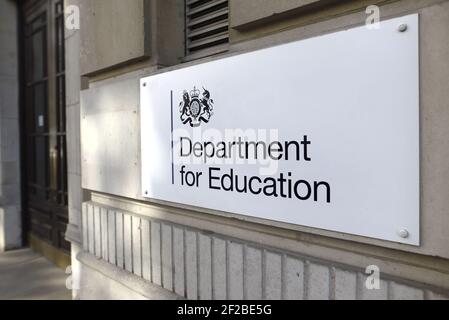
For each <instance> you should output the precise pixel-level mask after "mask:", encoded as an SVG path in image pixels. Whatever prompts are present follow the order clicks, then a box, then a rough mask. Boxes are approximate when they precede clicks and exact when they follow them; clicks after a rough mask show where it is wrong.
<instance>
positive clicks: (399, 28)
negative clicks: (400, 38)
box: [398, 23, 408, 32]
mask: <svg viewBox="0 0 449 320" xmlns="http://www.w3.org/2000/svg"><path fill="white" fill-rule="evenodd" d="M407 29H408V26H407V25H406V24H405V23H403V24H400V25H399V27H398V31H399V32H405V31H407Z"/></svg>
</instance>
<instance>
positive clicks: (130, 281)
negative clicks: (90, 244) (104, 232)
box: [76, 252, 184, 300]
mask: <svg viewBox="0 0 449 320" xmlns="http://www.w3.org/2000/svg"><path fill="white" fill-rule="evenodd" d="M76 258H77V260H78V261H79V262H81V263H82V264H84V265H86V266H87V267H89V268H91V269H93V270H95V271H97V272H99V273H101V274H102V275H104V276H106V277H108V278H110V279H112V280H114V281H116V282H118V283H120V284H122V285H123V286H125V287H127V288H128V289H130V290H132V291H135V292H137V293H139V294H141V295H143V296H145V297H147V298H148V299H158V300H159V299H160V300H184V298H183V297H181V296H178V295H177V294H174V293H172V292H170V291H168V290H165V289H162V288H160V287H158V286H155V285H152V284H150V283H149V282H147V281H145V280H143V279H142V278H141V277H138V276H136V275H134V274H132V273H129V272H127V271H124V270H121V269H119V268H117V267H116V266H114V265H111V264H109V263H107V262H105V261H103V260H101V259H98V258H96V257H95V256H93V255H92V254H90V253H86V252H80V253H79V254H78V255H77V257H76Z"/></svg>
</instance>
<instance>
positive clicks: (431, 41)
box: [66, 0, 449, 299]
mask: <svg viewBox="0 0 449 320" xmlns="http://www.w3.org/2000/svg"><path fill="white" fill-rule="evenodd" d="M95 1H96V2H97V1H98V3H96V4H95V5H94V6H90V4H89V3H88V2H82V3H81V9H82V10H81V17H82V23H81V28H82V29H83V28H84V31H85V32H86V31H88V30H91V29H92V28H93V29H95V32H92V33H91V34H90V35H89V37H87V38H85V39H84V38H83V36H82V34H83V33H82V32H79V33H78V35H71V34H68V35H67V36H66V46H67V48H68V50H67V63H68V66H67V86H68V89H67V101H68V102H67V103H68V113H67V114H68V121H70V123H69V124H68V130H69V131H70V132H69V133H68V146H69V184H70V188H69V192H70V197H71V210H70V225H69V229H68V232H67V238H68V239H69V240H71V241H72V261H73V265H74V266H76V268H75V269H74V270H76V271H74V272H76V277H75V278H76V279H78V280H77V281H78V284H79V285H80V290H79V297H80V298H86V299H91V298H120V297H121V298H126V297H128V298H151V299H153V298H157V297H159V298H187V299H206V298H213V299H219V298H223V299H225V298H226V299H238V298H267V299H268V298H274V299H370V298H375V299H400V298H412V299H437V298H447V297H448V295H449V292H448V290H449V260H448V259H449V250H448V247H449V246H448V244H449V234H448V233H447V232H446V231H445V230H446V228H447V225H448V224H449V215H447V208H448V207H449V202H448V197H447V194H448V192H449V182H448V181H449V166H448V162H447V158H448V152H449V151H448V150H449V138H448V137H449V126H447V123H448V121H449V108H448V104H447V103H448V102H447V101H449V96H448V94H449V87H448V84H449V82H448V81H447V79H448V78H449V69H448V67H449V65H448V64H447V63H446V60H447V59H446V57H448V56H449V42H448V41H447V30H449V1H443V0H401V1H383V0H378V1H374V2H375V3H376V4H379V5H381V18H382V19H388V18H393V17H398V16H402V15H407V14H411V13H418V14H419V16H420V29H421V30H420V59H421V61H420V78H421V88H420V95H421V105H420V110H421V232H422V234H421V238H422V243H421V246H419V247H414V246H407V245H402V244H398V243H393V242H387V241H382V240H375V239H370V238H365V237H359V236H354V235H348V234H342V233H338V232H331V231H326V230H317V229H313V228H307V227H302V226H296V225H288V224H284V223H278V222H274V221H266V220H262V219H255V218H250V217H245V216H242V215H236V214H229V213H225V212H219V211H213V210H206V209H201V208H192V207H188V206H183V205H180V204H175V203H165V202H158V201H148V200H147V199H143V198H142V197H141V196H140V183H141V181H140V121H139V79H140V78H141V77H144V76H149V75H152V74H156V73H161V72H168V71H170V70H173V69H177V68H182V67H184V66H186V65H194V64H199V63H204V62H207V61H210V60H213V59H220V58H221V57H223V56H228V55H234V54H239V53H243V52H246V51H250V50H255V49H260V48H266V47H269V46H273V45H277V44H282V43H286V42H290V41H295V40H301V39H306V38H310V37H315V36H319V35H322V34H326V33H330V32H334V31H339V30H344V29H347V28H351V27H354V26H359V25H362V24H363V23H364V22H365V19H366V13H365V8H366V6H367V5H369V4H372V2H373V1H365V0H354V1H345V2H338V1H335V2H334V1H291V0H285V1H276V4H273V3H271V2H270V6H264V7H263V8H262V7H257V6H255V5H254V3H255V2H256V1H253V2H254V3H253V4H252V5H253V7H255V8H254V10H252V9H251V3H250V2H251V1H249V0H248V1H246V0H245V1H243V0H230V15H231V16H230V44H229V50H228V51H227V52H225V53H223V54H221V55H215V56H210V57H205V58H203V59H200V60H191V61H189V62H188V63H181V61H182V51H183V50H182V44H183V42H182V31H183V9H182V8H183V3H184V2H183V0H170V1H157V0H144V1H143V2H142V1H137V2H136V5H139V6H140V5H141V4H143V8H144V11H145V12H144V13H143V18H142V15H140V14H139V17H138V18H136V19H135V23H136V24H137V25H136V24H131V26H129V21H122V23H121V24H120V21H114V23H113V24H114V26H113V28H118V27H120V28H123V30H121V31H122V32H121V33H120V34H119V35H118V37H124V36H125V37H127V36H128V35H129V37H132V39H128V40H129V41H127V42H126V43H128V44H129V45H131V46H134V45H135V47H133V48H130V50H129V52H128V53H129V54H126V53H127V52H125V53H124V51H120V50H119V51H117V52H116V51H115V50H105V49H107V48H100V49H101V50H100V51H99V52H102V54H101V55H100V56H98V57H97V58H98V59H99V60H98V61H95V60H90V59H88V57H89V54H91V53H92V52H93V51H92V50H93V48H92V46H93V45H92V43H99V42H97V41H96V39H95V37H93V36H94V35H96V37H101V36H102V34H103V33H108V32H109V33H108V34H104V35H105V38H104V39H109V40H108V41H114V39H115V38H114V37H113V35H112V34H110V30H108V28H105V25H102V24H98V21H97V22H96V23H90V21H92V20H91V19H90V18H91V17H90V18H84V20H83V16H84V15H83V12H87V13H88V14H89V13H90V14H93V12H94V11H95V12H97V11H101V12H112V13H113V14H112V16H114V17H115V18H117V17H120V13H119V12H118V11H117V10H115V11H114V10H112V11H111V10H110V9H111V8H104V6H108V2H107V1H100V0H95ZM67 2H68V3H72V2H73V3H75V4H76V3H78V2H79V0H78V1H77V0H71V1H67ZM245 8H246V9H245ZM248 8H249V9H248ZM92 10H93V11H92ZM127 19H129V17H128V18H127ZM117 24H118V25H119V26H117ZM106 25H107V24H106ZM126 30H129V32H126ZM136 32H143V33H144V35H142V34H135V33H136ZM80 34H81V35H80ZM111 35H112V38H111ZM77 37H79V38H77ZM108 37H109V38H108ZM104 39H103V40H104ZM139 39H140V40H139ZM142 39H145V44H148V45H149V47H146V46H145V45H143V44H142V43H141V41H142ZM116 40H117V39H116ZM117 41H118V40H117ZM103 46H106V45H103ZM131 49H132V50H131ZM103 53H104V54H103ZM116 53H117V54H116ZM123 54H125V57H122V55H123ZM86 59H88V60H89V61H88V62H83V61H85V60H86ZM78 63H79V64H80V65H78ZM80 70H81V71H80ZM81 77H83V79H84V80H83V83H84V84H83V86H81V87H80V81H81V79H80V78H81ZM80 91H81V94H80ZM80 95H81V97H80ZM80 122H81V127H82V130H81V135H80ZM80 139H81V148H80V150H81V151H80V152H81V159H79V157H78V158H77V156H78V155H77V152H78V151H77V150H78V149H77V148H79V144H78V143H77V141H79V140H80ZM81 202H83V203H84V204H83V208H82V214H81V209H80V203H81ZM81 215H82V217H81ZM81 231H82V233H81ZM368 265H376V266H378V267H379V269H380V272H381V279H382V281H381V286H380V289H379V290H368V289H367V288H366V287H365V286H364V284H365V280H366V277H367V275H366V274H365V272H364V271H365V268H366V267H367V266H368ZM111 289H113V290H114V293H111ZM172 294H175V297H174V296H173V295H172Z"/></svg>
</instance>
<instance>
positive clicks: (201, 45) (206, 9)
mask: <svg viewBox="0 0 449 320" xmlns="http://www.w3.org/2000/svg"><path fill="white" fill-rule="evenodd" d="M185 1H186V49H187V54H188V55H189V54H193V53H197V52H199V51H201V50H205V49H209V48H214V47H217V46H220V45H223V44H226V43H228V41H229V31H228V29H229V22H228V16H229V7H228V0H185Z"/></svg>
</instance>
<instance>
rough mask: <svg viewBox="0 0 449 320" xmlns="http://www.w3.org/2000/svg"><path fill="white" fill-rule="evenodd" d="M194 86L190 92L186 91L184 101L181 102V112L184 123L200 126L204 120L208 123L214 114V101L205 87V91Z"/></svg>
mask: <svg viewBox="0 0 449 320" xmlns="http://www.w3.org/2000/svg"><path fill="white" fill-rule="evenodd" d="M200 94H201V92H200V90H198V89H197V88H196V87H193V90H192V91H190V93H189V92H187V91H184V93H183V97H182V98H183V101H182V102H180V103H179V112H180V113H181V117H180V118H181V121H182V123H183V124H189V125H190V126H191V127H198V126H200V125H201V123H202V122H204V123H208V122H209V120H210V118H211V117H212V115H213V110H214V108H213V104H214V101H213V100H212V99H211V98H210V92H209V91H208V90H207V89H205V88H204V87H203V93H202V94H201V96H200Z"/></svg>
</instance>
